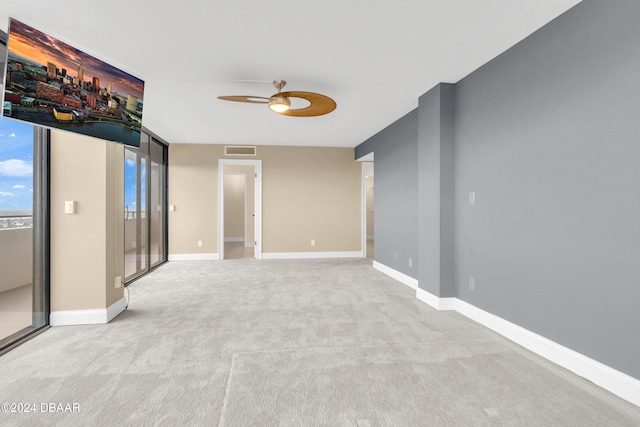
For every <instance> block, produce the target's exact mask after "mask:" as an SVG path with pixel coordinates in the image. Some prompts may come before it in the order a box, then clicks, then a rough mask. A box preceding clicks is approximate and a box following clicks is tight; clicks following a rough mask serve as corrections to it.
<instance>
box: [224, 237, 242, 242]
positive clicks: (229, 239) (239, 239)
mask: <svg viewBox="0 0 640 427" xmlns="http://www.w3.org/2000/svg"><path fill="white" fill-rule="evenodd" d="M224 241H225V242H244V237H225V238H224Z"/></svg>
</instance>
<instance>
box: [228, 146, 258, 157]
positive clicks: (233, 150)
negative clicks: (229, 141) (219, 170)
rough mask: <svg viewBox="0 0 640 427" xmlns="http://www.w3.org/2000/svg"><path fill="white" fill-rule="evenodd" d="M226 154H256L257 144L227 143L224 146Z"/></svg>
mask: <svg viewBox="0 0 640 427" xmlns="http://www.w3.org/2000/svg"><path fill="white" fill-rule="evenodd" d="M224 155H225V156H255V155H256V147H255V145H253V146H251V145H225V147H224Z"/></svg>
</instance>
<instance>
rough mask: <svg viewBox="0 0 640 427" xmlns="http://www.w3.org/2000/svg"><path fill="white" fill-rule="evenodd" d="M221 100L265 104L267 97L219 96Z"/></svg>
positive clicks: (267, 101) (267, 100)
mask: <svg viewBox="0 0 640 427" xmlns="http://www.w3.org/2000/svg"><path fill="white" fill-rule="evenodd" d="M218 99H222V100H223V101H234V102H248V103H250V104H267V103H269V98H265V97H263V96H219V97H218Z"/></svg>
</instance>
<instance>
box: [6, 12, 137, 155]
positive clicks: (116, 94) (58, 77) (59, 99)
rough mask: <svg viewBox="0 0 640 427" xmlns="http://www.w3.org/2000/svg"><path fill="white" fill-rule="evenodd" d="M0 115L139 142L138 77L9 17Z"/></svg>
mask: <svg viewBox="0 0 640 427" xmlns="http://www.w3.org/2000/svg"><path fill="white" fill-rule="evenodd" d="M6 50H7V54H6V59H4V58H3V59H0V61H2V60H4V64H3V69H4V88H3V89H4V90H3V93H4V98H3V101H4V102H3V105H4V108H3V113H2V114H3V116H4V117H9V118H12V119H16V120H22V121H26V122H30V123H33V124H37V125H40V126H46V127H50V128H55V129H62V130H65V131H70V132H76V133H81V134H84V135H89V136H93V137H96V138H101V139H106V140H110V141H115V142H119V143H122V144H126V145H132V146H135V147H139V146H140V130H141V127H142V107H143V99H144V81H143V80H141V79H139V78H137V77H134V76H132V75H131V74H129V73H127V72H125V71H122V70H120V69H118V68H116V67H114V66H112V65H109V64H107V63H106V62H104V61H102V60H100V59H98V58H96V57H94V56H92V55H89V54H87V53H84V52H82V51H81V50H79V49H77V48H75V47H73V46H70V45H68V44H67V43H65V42H62V41H60V40H58V39H56V38H54V37H52V36H50V35H47V34H45V33H43V32H42V31H39V30H37V29H35V28H33V27H30V26H29V25H26V24H24V23H22V22H20V21H18V20H16V19H14V18H9V33H8V36H7V49H6Z"/></svg>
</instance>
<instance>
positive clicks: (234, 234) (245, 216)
mask: <svg viewBox="0 0 640 427" xmlns="http://www.w3.org/2000/svg"><path fill="white" fill-rule="evenodd" d="M261 182H262V161H261V160H231V159H220V160H219V162H218V256H219V259H221V260H223V259H234V258H250V257H253V258H256V259H261V258H262V185H261Z"/></svg>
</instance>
